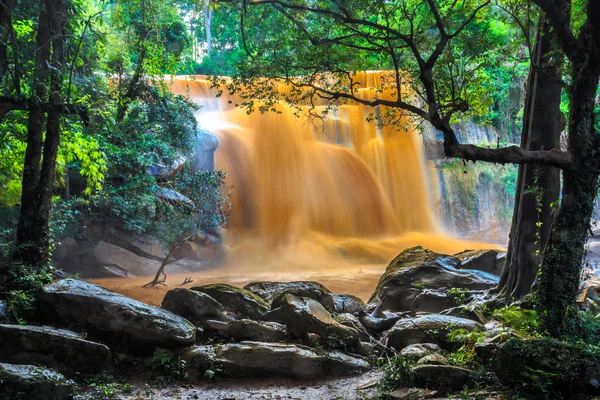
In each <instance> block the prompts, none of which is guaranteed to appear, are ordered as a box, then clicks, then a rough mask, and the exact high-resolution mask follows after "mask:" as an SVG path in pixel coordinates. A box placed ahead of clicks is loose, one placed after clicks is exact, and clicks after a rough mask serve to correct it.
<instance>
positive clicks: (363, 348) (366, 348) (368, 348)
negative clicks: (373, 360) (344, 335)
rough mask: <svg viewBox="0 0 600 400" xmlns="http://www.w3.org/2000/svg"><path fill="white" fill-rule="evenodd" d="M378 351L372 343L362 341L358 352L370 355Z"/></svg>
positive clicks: (364, 355)
mask: <svg viewBox="0 0 600 400" xmlns="http://www.w3.org/2000/svg"><path fill="white" fill-rule="evenodd" d="M376 352H377V349H376V348H375V346H373V345H372V344H371V343H368V342H360V345H359V346H358V352H357V353H358V354H359V355H361V356H363V357H368V356H370V355H373V354H376Z"/></svg>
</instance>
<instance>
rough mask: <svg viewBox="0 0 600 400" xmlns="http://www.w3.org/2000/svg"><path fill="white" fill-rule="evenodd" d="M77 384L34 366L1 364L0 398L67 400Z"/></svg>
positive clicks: (56, 373) (55, 373)
mask: <svg viewBox="0 0 600 400" xmlns="http://www.w3.org/2000/svg"><path fill="white" fill-rule="evenodd" d="M74 388H75V383H74V382H72V381H69V380H67V379H66V378H65V377H64V376H63V375H61V374H59V373H58V372H55V371H52V370H49V369H46V368H42V367H36V366H34V365H14V364H3V363H0V398H1V399H28V400H67V399H69V398H71V395H72V393H73V390H74Z"/></svg>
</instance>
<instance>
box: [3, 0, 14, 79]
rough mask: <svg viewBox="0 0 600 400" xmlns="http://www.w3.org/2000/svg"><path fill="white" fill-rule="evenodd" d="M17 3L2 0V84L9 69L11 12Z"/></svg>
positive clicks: (12, 0)
mask: <svg viewBox="0 0 600 400" xmlns="http://www.w3.org/2000/svg"><path fill="white" fill-rule="evenodd" d="M16 5H17V2H16V0H0V85H2V84H3V81H4V78H5V75H6V73H7V71H8V52H7V49H8V45H7V44H8V42H9V39H10V36H11V32H12V17H11V14H12V12H13V9H14V8H15V6H16ZM15 68H16V66H15ZM4 86H5V85H3V87H4Z"/></svg>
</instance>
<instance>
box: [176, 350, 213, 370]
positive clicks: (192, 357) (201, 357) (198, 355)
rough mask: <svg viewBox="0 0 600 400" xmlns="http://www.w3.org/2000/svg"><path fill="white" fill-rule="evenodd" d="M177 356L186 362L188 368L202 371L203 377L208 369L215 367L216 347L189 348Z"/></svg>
mask: <svg viewBox="0 0 600 400" xmlns="http://www.w3.org/2000/svg"><path fill="white" fill-rule="evenodd" d="M177 355H178V356H179V357H180V358H181V359H182V360H183V361H185V362H186V365H187V366H189V367H194V368H197V369H200V370H201V372H202V375H203V374H204V371H205V370H206V369H208V368H211V367H214V365H215V347H214V346H213V345H203V346H192V347H187V348H185V349H182V350H180V351H179V352H178V353H177ZM190 369H191V368H190Z"/></svg>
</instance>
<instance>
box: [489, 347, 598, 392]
mask: <svg viewBox="0 0 600 400" xmlns="http://www.w3.org/2000/svg"><path fill="white" fill-rule="evenodd" d="M493 368H494V372H495V373H496V375H497V376H498V378H499V379H500V381H501V382H502V383H503V384H504V385H506V386H508V387H514V388H520V390H522V391H523V392H525V394H527V396H528V398H532V399H534V398H556V399H561V398H568V397H569V396H571V395H573V394H588V395H599V394H600V356H599V355H597V354H593V353H591V352H589V351H587V350H586V349H584V348H582V347H578V346H574V345H569V344H565V343H562V342H559V341H556V340H551V339H526V340H523V339H519V338H514V339H511V340H509V341H507V342H506V343H503V344H501V345H499V346H498V347H497V349H496V351H495V355H494V362H493ZM565 396H566V397H565Z"/></svg>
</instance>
